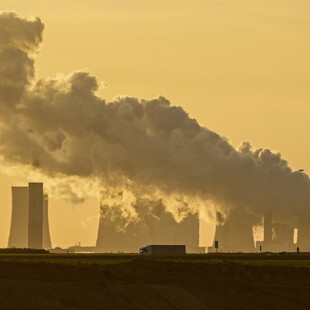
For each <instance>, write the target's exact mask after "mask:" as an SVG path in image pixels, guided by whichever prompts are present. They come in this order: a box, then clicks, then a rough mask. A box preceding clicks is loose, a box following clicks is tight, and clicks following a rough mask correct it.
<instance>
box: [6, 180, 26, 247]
mask: <svg viewBox="0 0 310 310" xmlns="http://www.w3.org/2000/svg"><path fill="white" fill-rule="evenodd" d="M27 246H28V187H15V186H14V187H12V219H11V229H10V236H9V243H8V247H9V248H12V247H15V248H27Z"/></svg>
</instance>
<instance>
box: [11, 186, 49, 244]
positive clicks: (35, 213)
mask: <svg viewBox="0 0 310 310" xmlns="http://www.w3.org/2000/svg"><path fill="white" fill-rule="evenodd" d="M8 247H16V248H27V247H28V248H34V249H42V248H45V249H48V248H51V239H50V233H49V224H48V196H47V195H44V194H43V183H29V186H28V187H12V219H11V229H10V236H9V243H8Z"/></svg>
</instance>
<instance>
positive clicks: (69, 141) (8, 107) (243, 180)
mask: <svg viewBox="0 0 310 310" xmlns="http://www.w3.org/2000/svg"><path fill="white" fill-rule="evenodd" d="M43 29H44V25H43V24H42V22H41V20H40V19H39V18H36V19H33V20H26V19H23V18H20V17H18V16H17V15H16V14H15V13H2V14H0V132H1V136H0V154H1V156H2V159H3V160H4V161H5V162H6V163H7V164H10V165H22V166H26V167H29V166H31V167H32V169H36V170H37V171H39V172H41V173H43V174H44V175H48V176H49V177H51V178H62V177H74V176H76V177H79V178H82V179H83V180H86V179H87V180H97V181H98V182H99V183H100V186H101V187H102V188H108V187H110V188H117V189H119V188H126V189H129V190H130V191H132V192H135V194H136V195H137V196H139V195H141V194H142V193H144V194H145V193H147V194H149V195H151V196H152V195H153V196H155V195H157V198H158V197H160V198H162V199H168V198H169V197H182V198H179V199H181V200H182V204H183V205H187V206H189V205H190V204H191V201H193V200H195V201H206V200H210V201H213V202H215V203H216V204H217V205H219V206H222V207H223V208H242V209H244V210H248V211H249V212H251V213H254V214H261V213H262V212H265V211H266V210H269V211H273V212H275V213H277V214H280V215H282V216H292V215H303V214H305V213H307V214H309V206H310V182H309V178H308V176H307V175H306V174H305V173H303V172H300V171H292V169H291V168H290V167H289V166H288V163H287V162H286V161H285V160H284V159H282V158H281V154H280V153H274V152H272V151H270V150H268V149H254V148H253V147H252V146H251V145H250V144H249V143H248V142H244V143H242V144H241V146H240V147H239V149H238V150H236V149H234V147H232V146H231V145H230V144H229V142H228V141H227V140H226V139H225V138H223V137H221V136H219V135H218V134H217V133H215V132H213V131H211V130H209V129H207V128H205V127H203V126H201V125H199V123H198V122H197V121H196V120H195V119H192V118H190V117H189V115H188V114H187V113H186V111H184V110H183V109H182V108H181V107H179V106H174V105H171V104H170V102H169V101H168V100H167V99H165V98H164V97H159V98H156V99H152V100H144V99H138V98H133V97H121V98H118V99H116V100H114V101H113V102H106V101H105V100H104V99H102V98H100V97H99V96H97V95H96V90H97V88H98V81H97V80H96V78H95V77H94V76H91V75H90V74H89V73H88V72H86V71H76V72H72V73H70V74H69V75H67V76H62V77H55V78H45V79H36V77H35V68H34V58H35V55H36V53H37V51H38V50H39V48H40V44H41V43H42V32H43ZM173 199H174V201H176V200H177V198H173ZM186 201H188V203H186Z"/></svg>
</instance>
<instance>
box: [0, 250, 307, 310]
mask: <svg viewBox="0 0 310 310" xmlns="http://www.w3.org/2000/svg"><path fill="white" fill-rule="evenodd" d="M0 296H1V298H0V309H211V310H212V309H216V310H221V309H310V298H309V296H310V255H309V254H300V255H296V254H288V255H266V254H218V255H217V254H207V255H186V256H184V257H155V258H153V257H151V258H150V257H139V256H138V255H135V254H119V255H115V254H114V255H113V254H61V255H59V254H1V255H0Z"/></svg>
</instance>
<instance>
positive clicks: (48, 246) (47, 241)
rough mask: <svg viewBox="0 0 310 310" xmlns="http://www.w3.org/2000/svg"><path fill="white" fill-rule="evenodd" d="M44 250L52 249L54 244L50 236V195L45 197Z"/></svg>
mask: <svg viewBox="0 0 310 310" xmlns="http://www.w3.org/2000/svg"><path fill="white" fill-rule="evenodd" d="M42 238H43V240H42V242H43V248H44V249H51V248H52V242H51V236H50V229H49V223H48V195H47V194H44V195H43V237H42Z"/></svg>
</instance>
